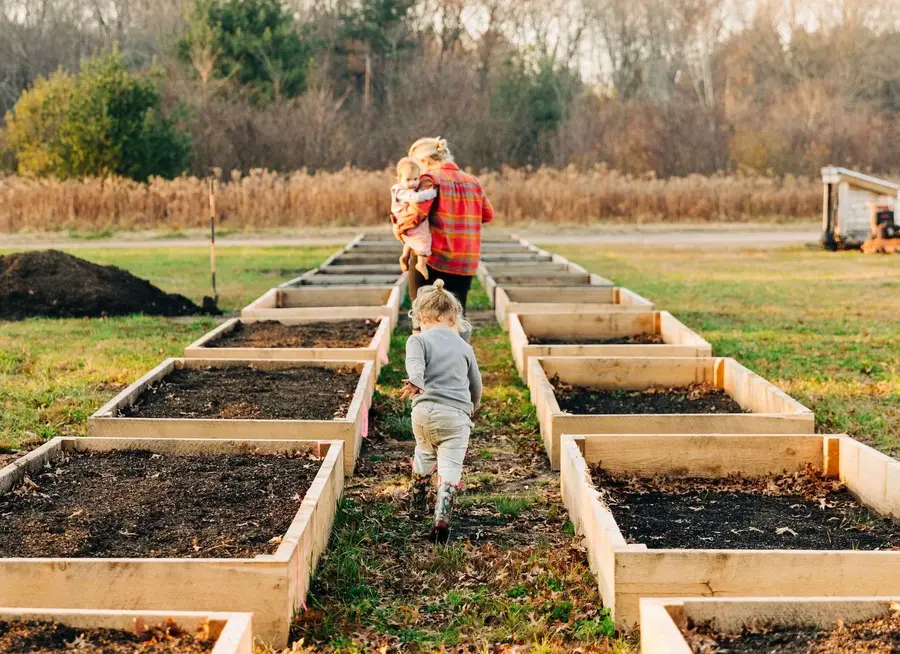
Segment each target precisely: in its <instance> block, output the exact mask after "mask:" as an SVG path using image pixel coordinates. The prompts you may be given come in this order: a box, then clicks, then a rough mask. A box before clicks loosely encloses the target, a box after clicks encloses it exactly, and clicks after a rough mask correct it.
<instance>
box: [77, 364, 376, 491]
mask: <svg viewBox="0 0 900 654" xmlns="http://www.w3.org/2000/svg"><path fill="white" fill-rule="evenodd" d="M249 365H252V366H254V367H255V368H257V369H259V370H283V369H285V368H297V367H305V366H307V367H308V366H317V367H325V368H355V369H356V370H357V371H358V372H359V383H358V384H357V386H356V391H355V392H354V394H353V399H352V400H351V402H350V408H349V409H348V410H347V417H346V418H335V419H334V420H250V419H238V420H229V419H224V418H127V417H122V416H120V415H119V414H120V412H121V411H122V409H125V408H126V407H129V406H131V405H132V404H134V403H135V401H137V399H138V398H139V397H140V396H141V394H143V392H144V391H145V390H146V389H147V387H148V386H150V385H151V384H153V383H154V382H157V381H160V380H162V379H164V378H165V377H166V376H167V375H169V374H170V373H171V372H172V371H173V370H176V369H180V368H208V367H217V368H223V367H229V366H233V367H246V366H249ZM374 389H375V363H374V362H373V361H340V360H338V361H335V360H313V361H310V360H303V361H282V360H267V359H184V358H181V359H166V360H165V361H163V362H162V363H160V364H159V365H158V366H156V367H155V368H153V370H150V371H149V372H147V373H146V374H145V375H144V376H142V377H141V378H140V379H138V380H137V381H135V382H134V383H133V384H131V385H130V386H128V387H127V388H126V389H125V390H123V391H122V392H120V393H119V394H118V395H116V396H115V397H114V398H113V399H111V400H110V401H109V402H107V403H106V404H104V405H103V406H102V407H100V408H99V409H98V410H97V411H96V412H94V414H93V415H91V416H90V417H89V418H88V425H87V433H88V436H111V437H123V436H125V437H132V436H134V437H145V438H146V437H153V438H188V439H194V438H211V439H216V438H223V439H233V438H239V439H243V440H255V439H259V440H270V439H277V440H309V439H315V440H337V441H341V442H343V443H344V449H343V456H344V472H345V473H346V474H348V475H349V474H353V469H354V467H355V465H356V457H357V456H358V455H359V450H360V448H361V447H362V439H363V438H365V437H366V436H367V435H368V428H369V407H370V406H371V405H372V394H373V392H374Z"/></svg>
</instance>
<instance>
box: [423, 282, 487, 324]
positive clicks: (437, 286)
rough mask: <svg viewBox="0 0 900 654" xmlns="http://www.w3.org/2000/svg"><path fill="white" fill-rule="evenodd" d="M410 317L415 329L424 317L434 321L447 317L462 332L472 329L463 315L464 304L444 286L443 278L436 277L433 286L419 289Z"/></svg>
mask: <svg viewBox="0 0 900 654" xmlns="http://www.w3.org/2000/svg"><path fill="white" fill-rule="evenodd" d="M409 317H410V319H411V320H412V324H413V327H414V328H415V329H418V328H419V326H420V325H419V322H420V318H422V317H425V318H428V319H429V320H434V321H437V320H440V319H441V318H445V317H447V318H450V320H451V321H452V322H453V324H454V325H455V326H456V328H457V329H458V330H459V331H461V332H467V331H471V329H472V325H470V324H469V321H468V320H466V319H465V317H464V316H463V307H462V304H461V303H460V301H459V299H457V297H456V296H455V295H454V294H453V293H451V292H450V291H448V290H446V289H445V288H444V280H443V279H436V280H434V284H432V285H431V286H423V287H422V288H420V289H419V292H418V293H417V294H416V301H415V302H413V305H412V309H410V312H409Z"/></svg>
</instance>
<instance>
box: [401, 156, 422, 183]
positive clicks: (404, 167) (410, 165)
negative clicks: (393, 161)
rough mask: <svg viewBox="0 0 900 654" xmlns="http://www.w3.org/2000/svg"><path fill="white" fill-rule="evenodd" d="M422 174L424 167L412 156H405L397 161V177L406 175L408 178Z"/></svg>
mask: <svg viewBox="0 0 900 654" xmlns="http://www.w3.org/2000/svg"><path fill="white" fill-rule="evenodd" d="M421 175H422V167H421V166H420V165H419V162H418V161H416V160H415V159H412V158H410V157H403V158H402V159H401V160H400V161H398V162H397V179H400V178H402V177H403V176H406V178H407V179H415V178H416V177H420V176H421Z"/></svg>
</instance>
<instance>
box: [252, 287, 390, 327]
mask: <svg viewBox="0 0 900 654" xmlns="http://www.w3.org/2000/svg"><path fill="white" fill-rule="evenodd" d="M400 291H401V289H400V288H399V287H397V286H369V287H353V286H342V287H330V288H321V287H313V286H302V287H297V288H273V289H270V290H268V291H266V292H265V293H264V294H263V295H262V296H261V297H259V298H258V299H256V300H254V301H253V302H252V303H251V304H248V305H247V306H246V307H244V309H243V310H242V311H241V317H242V318H258V319H259V318H267V319H275V320H281V319H283V318H319V319H329V318H369V317H371V316H372V314H373V313H374V314H376V315H379V316H390V318H391V324H392V325H393V326H395V327H396V325H397V321H398V319H399V317H400V301H401V292H400Z"/></svg>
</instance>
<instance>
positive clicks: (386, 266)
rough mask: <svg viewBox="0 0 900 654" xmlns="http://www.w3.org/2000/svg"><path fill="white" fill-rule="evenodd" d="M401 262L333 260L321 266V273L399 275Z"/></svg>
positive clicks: (395, 276)
mask: <svg viewBox="0 0 900 654" xmlns="http://www.w3.org/2000/svg"><path fill="white" fill-rule="evenodd" d="M402 272H403V271H402V270H400V264H399V263H397V262H396V261H395V262H393V263H362V264H345V263H335V262H332V263H331V264H329V265H327V266H322V267H320V268H319V274H320V275H376V276H388V277H390V276H393V277H394V278H397V277H399V276H400V275H401V274H402Z"/></svg>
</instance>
